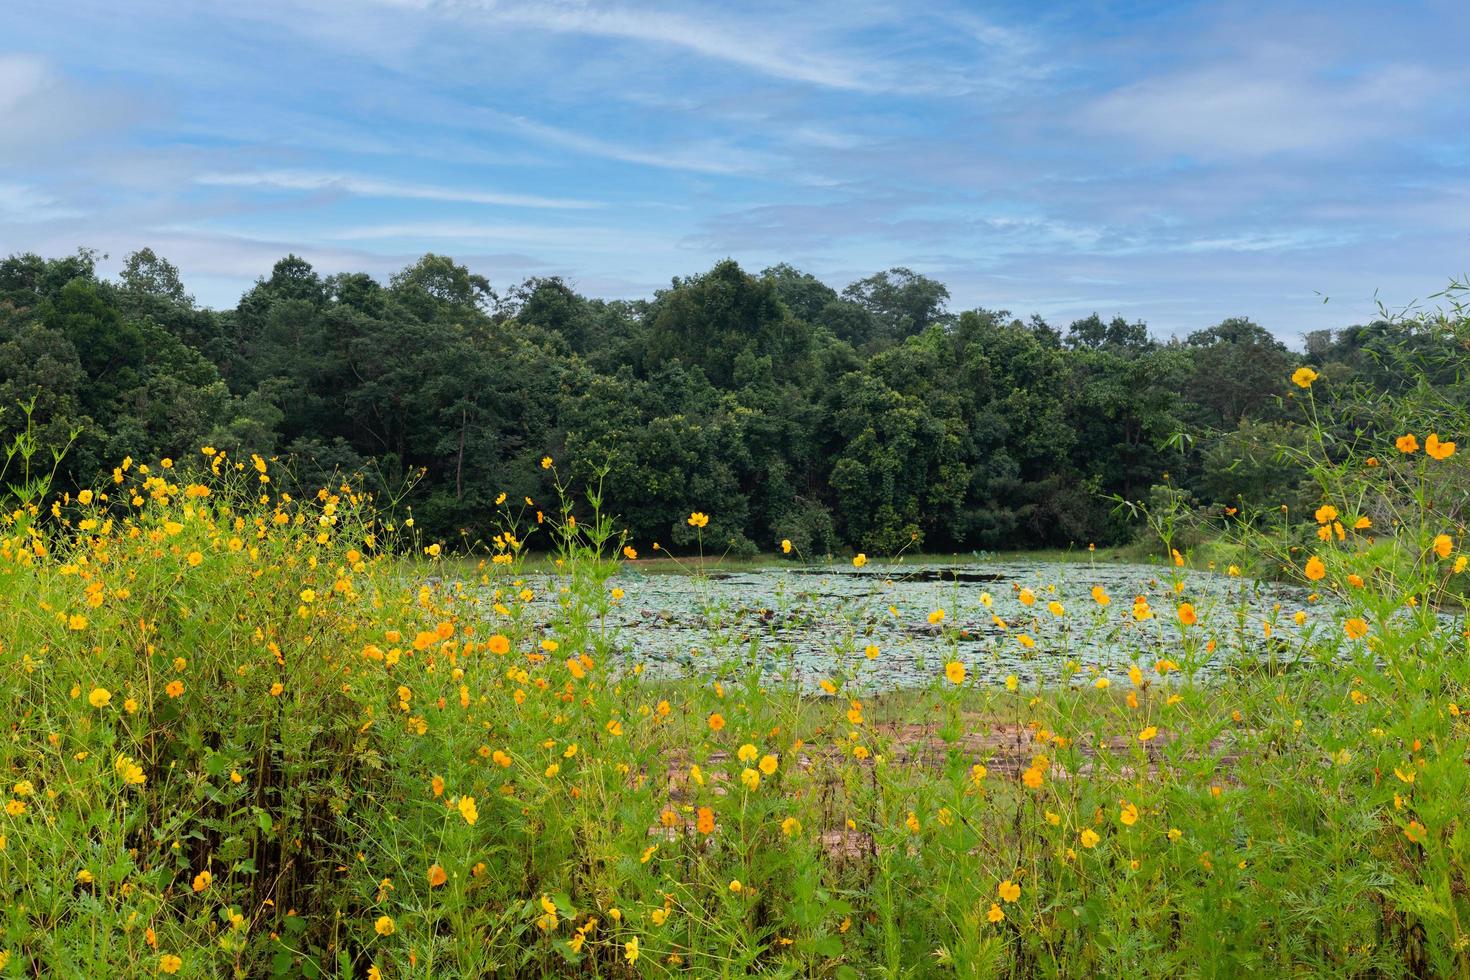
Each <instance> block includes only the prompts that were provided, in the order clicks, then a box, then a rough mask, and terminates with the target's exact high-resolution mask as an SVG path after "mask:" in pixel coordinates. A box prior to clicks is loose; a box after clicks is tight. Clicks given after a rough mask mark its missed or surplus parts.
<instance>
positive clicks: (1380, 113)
mask: <svg viewBox="0 0 1470 980" xmlns="http://www.w3.org/2000/svg"><path fill="white" fill-rule="evenodd" d="M1446 81H1447V79H1446V78H1445V76H1444V75H1443V74H1438V73H1435V72H1432V71H1430V70H1428V69H1427V68H1424V67H1421V66H1418V65H1413V64H1398V65H1390V66H1385V67H1382V68H1379V69H1376V70H1374V71H1371V72H1368V73H1365V74H1363V75H1361V76H1359V77H1356V78H1344V77H1340V76H1337V77H1334V76H1333V75H1330V74H1328V73H1325V72H1319V71H1313V70H1312V68H1311V66H1310V65H1304V64H1302V63H1301V62H1300V61H1294V62H1293V63H1289V64H1283V63H1279V61H1278V60H1277V59H1270V60H1267V59H1240V60H1232V61H1230V62H1228V63H1224V64H1215V65H1209V66H1205V67H1202V68H1197V69H1191V70H1188V71H1183V72H1178V73H1174V74H1169V75H1164V76H1160V77H1154V78H1148V79H1144V80H1142V81H1139V82H1135V83H1133V84H1130V85H1126V86H1123V87H1122V88H1119V89H1116V90H1114V91H1112V92H1109V93H1107V94H1106V95H1104V96H1102V97H1101V98H1099V99H1097V100H1096V101H1095V102H1094V103H1093V104H1092V105H1090V106H1089V107H1088V108H1086V109H1085V110H1084V111H1083V113H1082V119H1083V121H1084V123H1085V124H1086V125H1087V126H1088V127H1089V128H1092V129H1094V130H1100V131H1105V132H1110V133H1114V134H1117V135H1121V136H1124V137H1127V138H1130V139H1133V140H1136V141H1138V142H1140V143H1143V144H1145V145H1147V146H1149V147H1151V148H1154V149H1159V150H1165V151H1168V152H1173V153H1188V154H1196V155H1199V156H1202V157H1207V158H1211V159H1214V158H1228V159H1234V158H1250V157H1262V156H1270V155H1273V154H1281V153H1320V152H1330V151H1336V150H1342V149H1346V148H1349V147H1352V146H1356V145H1361V144H1365V143H1371V142H1375V141H1378V140H1381V139H1383V138H1384V137H1386V136H1391V135H1396V134H1400V133H1404V132H1406V131H1408V130H1409V129H1411V128H1412V120H1413V119H1414V117H1415V114H1416V111H1417V110H1419V109H1421V108H1422V107H1423V106H1424V105H1425V104H1426V103H1428V102H1430V101H1431V100H1433V99H1434V98H1435V94H1436V92H1437V90H1438V89H1439V88H1440V87H1441V86H1443V85H1444V84H1445V83H1446Z"/></svg>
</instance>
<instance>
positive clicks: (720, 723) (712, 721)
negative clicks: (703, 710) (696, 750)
mask: <svg viewBox="0 0 1470 980" xmlns="http://www.w3.org/2000/svg"><path fill="white" fill-rule="evenodd" d="M724 727H725V716H724V715H722V714H720V713H719V712H718V711H716V712H715V713H714V714H712V715H710V716H709V730H710V731H712V732H717V731H719V730H721V729H722V728H724Z"/></svg>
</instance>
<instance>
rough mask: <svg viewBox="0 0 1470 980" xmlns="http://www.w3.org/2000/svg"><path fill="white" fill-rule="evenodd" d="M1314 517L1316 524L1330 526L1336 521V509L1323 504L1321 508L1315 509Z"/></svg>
mask: <svg viewBox="0 0 1470 980" xmlns="http://www.w3.org/2000/svg"><path fill="white" fill-rule="evenodd" d="M1315 516H1316V518H1317V523H1318V524H1331V523H1332V522H1333V521H1335V520H1337V508H1336V507H1334V506H1332V505H1331V504H1323V505H1322V506H1321V507H1318V508H1317V513H1316V515H1315Z"/></svg>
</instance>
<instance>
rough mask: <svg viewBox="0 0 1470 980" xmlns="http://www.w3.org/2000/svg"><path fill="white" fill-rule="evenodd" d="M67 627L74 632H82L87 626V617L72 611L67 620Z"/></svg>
mask: <svg viewBox="0 0 1470 980" xmlns="http://www.w3.org/2000/svg"><path fill="white" fill-rule="evenodd" d="M66 627H67V629H69V630H72V631H74V632H78V633H79V632H81V631H82V630H84V629H86V628H87V617H86V616H81V615H78V614H76V613H72V615H71V616H69V617H68V618H67V620H66Z"/></svg>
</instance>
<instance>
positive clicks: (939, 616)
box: [929, 609, 944, 626]
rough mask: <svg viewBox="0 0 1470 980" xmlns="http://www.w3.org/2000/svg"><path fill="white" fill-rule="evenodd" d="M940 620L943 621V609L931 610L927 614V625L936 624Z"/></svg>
mask: <svg viewBox="0 0 1470 980" xmlns="http://www.w3.org/2000/svg"><path fill="white" fill-rule="evenodd" d="M942 622H944V610H943V609H936V610H934V611H933V612H931V613H930V614H929V625H930V626H938V625H939V624H940V623H942Z"/></svg>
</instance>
